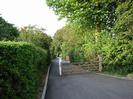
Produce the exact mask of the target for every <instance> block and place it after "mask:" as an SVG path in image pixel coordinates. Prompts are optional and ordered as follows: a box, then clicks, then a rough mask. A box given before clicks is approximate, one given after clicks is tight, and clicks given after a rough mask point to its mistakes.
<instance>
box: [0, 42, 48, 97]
mask: <svg viewBox="0 0 133 99" xmlns="http://www.w3.org/2000/svg"><path fill="white" fill-rule="evenodd" d="M46 60H47V53H46V51H45V50H43V49H41V48H38V47H35V46H34V45H32V44H30V43H26V42H3V41H2V42H0V70H1V72H0V78H1V79H0V98H1V99H35V98H36V92H37V88H38V84H39V81H40V76H41V74H42V71H43V70H44V69H45V68H46V64H47V62H46Z"/></svg>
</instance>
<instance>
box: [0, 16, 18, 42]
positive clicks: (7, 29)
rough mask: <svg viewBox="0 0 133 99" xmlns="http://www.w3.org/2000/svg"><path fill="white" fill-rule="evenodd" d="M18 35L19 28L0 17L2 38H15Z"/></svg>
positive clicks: (0, 37)
mask: <svg viewBox="0 0 133 99" xmlns="http://www.w3.org/2000/svg"><path fill="white" fill-rule="evenodd" d="M18 35H19V31H18V30H17V28H16V27H14V26H13V25H12V24H10V23H8V22H6V21H5V20H4V19H3V18H2V17H0V40H14V39H15V38H16V37H18Z"/></svg>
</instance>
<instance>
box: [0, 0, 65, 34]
mask: <svg viewBox="0 0 133 99" xmlns="http://www.w3.org/2000/svg"><path fill="white" fill-rule="evenodd" d="M0 14H2V17H3V18H4V19H5V20H6V21H8V22H9V23H13V24H14V25H15V26H17V27H23V26H28V25H29V24H31V25H38V26H39V27H43V28H45V29H46V32H47V34H48V35H51V36H53V35H54V33H55V32H56V30H58V29H60V28H61V27H63V26H64V25H65V20H61V21H58V20H57V19H58V16H56V15H55V14H54V12H53V11H52V10H50V9H49V7H48V6H47V5H46V0H0Z"/></svg>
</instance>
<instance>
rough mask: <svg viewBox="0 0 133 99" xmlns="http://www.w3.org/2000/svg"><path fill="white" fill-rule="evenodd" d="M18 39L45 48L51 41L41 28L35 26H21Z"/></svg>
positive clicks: (48, 46) (47, 47)
mask: <svg viewBox="0 0 133 99" xmlns="http://www.w3.org/2000/svg"><path fill="white" fill-rule="evenodd" d="M18 40H19V41H26V42H30V43H33V44H35V45H36V46H39V47H42V48H44V49H47V50H48V49H49V48H50V44H51V41H52V39H51V37H50V36H48V35H47V34H45V33H44V32H43V29H39V28H37V27H36V26H27V27H23V28H21V30H20V35H19V37H18Z"/></svg>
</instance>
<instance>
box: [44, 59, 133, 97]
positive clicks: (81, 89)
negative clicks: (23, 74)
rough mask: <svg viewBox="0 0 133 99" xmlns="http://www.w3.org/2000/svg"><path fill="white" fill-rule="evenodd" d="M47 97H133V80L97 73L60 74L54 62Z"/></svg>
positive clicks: (56, 62) (55, 61) (56, 61)
mask: <svg viewBox="0 0 133 99" xmlns="http://www.w3.org/2000/svg"><path fill="white" fill-rule="evenodd" d="M45 99H133V81H129V80H122V79H116V78H111V77H106V76H101V75H97V74H95V73H86V74H77V75H67V76H62V77H60V76H59V69H58V59H56V60H54V61H53V62H52V66H51V70H50V76H49V81H48V89H47V92H46V97H45Z"/></svg>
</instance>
